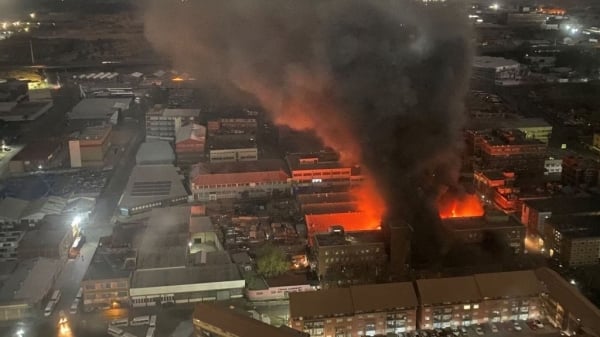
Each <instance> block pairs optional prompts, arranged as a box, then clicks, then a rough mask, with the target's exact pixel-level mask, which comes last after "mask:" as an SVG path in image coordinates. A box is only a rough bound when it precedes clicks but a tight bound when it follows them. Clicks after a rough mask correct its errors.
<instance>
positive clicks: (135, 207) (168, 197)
mask: <svg viewBox="0 0 600 337" xmlns="http://www.w3.org/2000/svg"><path fill="white" fill-rule="evenodd" d="M187 199H188V194H187V191H186V190H185V187H184V186H183V183H182V181H181V177H180V176H179V173H178V172H177V169H175V167H174V166H173V165H137V166H134V167H133V170H132V171H131V174H130V176H129V180H128V181H127V185H126V186H125V191H123V195H121V199H120V200H119V206H118V207H119V210H120V213H121V215H122V216H130V215H133V214H137V213H143V212H148V211H150V210H151V209H153V208H157V207H165V206H170V205H176V204H182V203H186V202H187Z"/></svg>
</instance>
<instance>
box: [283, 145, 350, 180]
mask: <svg viewBox="0 0 600 337" xmlns="http://www.w3.org/2000/svg"><path fill="white" fill-rule="evenodd" d="M285 159H286V161H287V163H288V166H289V168H290V172H291V174H292V181H293V182H294V184H296V185H299V186H304V185H313V184H330V185H339V184H343V185H344V184H349V183H350V180H351V176H352V168H351V167H347V166H343V165H342V164H340V162H339V156H338V155H337V154H336V153H333V152H319V153H309V154H289V155H287V156H286V158H285Z"/></svg>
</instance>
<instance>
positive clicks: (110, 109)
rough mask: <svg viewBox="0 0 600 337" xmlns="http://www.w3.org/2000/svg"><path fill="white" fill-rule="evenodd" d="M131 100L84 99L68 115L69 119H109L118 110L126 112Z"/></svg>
mask: <svg viewBox="0 0 600 337" xmlns="http://www.w3.org/2000/svg"><path fill="white" fill-rule="evenodd" d="M131 100H132V99H131V98H84V99H82V100H81V101H80V102H79V103H77V105H75V106H74V107H73V110H71V112H70V113H69V119H109V118H110V117H111V116H112V115H113V114H114V113H115V112H117V111H118V110H119V109H122V110H127V109H128V108H129V105H130V104H131Z"/></svg>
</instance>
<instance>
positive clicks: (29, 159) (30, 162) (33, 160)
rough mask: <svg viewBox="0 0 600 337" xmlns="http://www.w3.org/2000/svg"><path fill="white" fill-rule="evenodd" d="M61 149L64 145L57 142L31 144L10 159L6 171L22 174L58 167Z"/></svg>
mask: <svg viewBox="0 0 600 337" xmlns="http://www.w3.org/2000/svg"><path fill="white" fill-rule="evenodd" d="M63 149H64V144H63V143H62V142H61V141H57V140H44V141H35V142H31V143H29V144H27V145H26V146H25V148H24V149H23V150H21V151H20V152H19V153H17V154H16V155H15V156H14V157H12V159H11V160H10V162H9V163H8V169H9V171H10V173H24V172H33V171H41V170H47V169H51V168H57V167H60V166H61V165H62V164H63V159H64V158H63V157H64V156H63V155H62V153H63Z"/></svg>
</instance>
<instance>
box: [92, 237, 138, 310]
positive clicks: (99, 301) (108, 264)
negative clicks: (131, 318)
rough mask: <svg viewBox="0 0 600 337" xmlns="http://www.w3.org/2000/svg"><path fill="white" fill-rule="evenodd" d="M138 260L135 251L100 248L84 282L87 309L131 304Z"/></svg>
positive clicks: (93, 258)
mask: <svg viewBox="0 0 600 337" xmlns="http://www.w3.org/2000/svg"><path fill="white" fill-rule="evenodd" d="M135 263H136V254H135V251H133V250H129V249H117V250H114V251H110V250H109V249H106V248H103V247H99V248H98V249H97V250H96V252H95V253H94V256H93V257H92V260H91V262H90V265H89V267H88V269H87V271H86V273H85V275H84V277H83V280H82V281H81V287H82V288H83V310H84V311H86V312H88V311H92V310H96V309H105V308H111V307H118V306H127V305H129V282H130V280H131V274H132V271H133V269H134V268H135Z"/></svg>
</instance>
